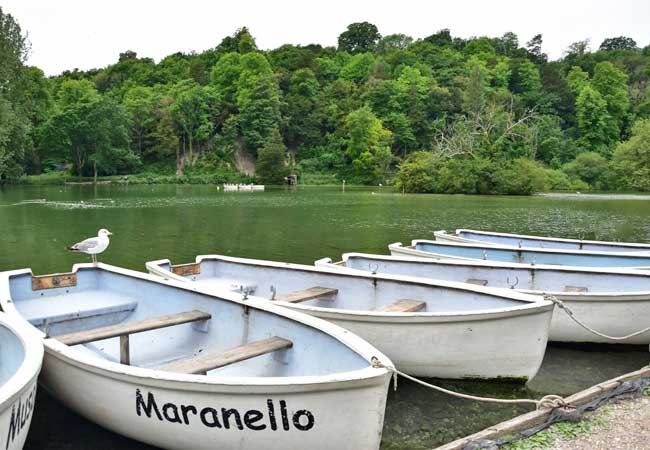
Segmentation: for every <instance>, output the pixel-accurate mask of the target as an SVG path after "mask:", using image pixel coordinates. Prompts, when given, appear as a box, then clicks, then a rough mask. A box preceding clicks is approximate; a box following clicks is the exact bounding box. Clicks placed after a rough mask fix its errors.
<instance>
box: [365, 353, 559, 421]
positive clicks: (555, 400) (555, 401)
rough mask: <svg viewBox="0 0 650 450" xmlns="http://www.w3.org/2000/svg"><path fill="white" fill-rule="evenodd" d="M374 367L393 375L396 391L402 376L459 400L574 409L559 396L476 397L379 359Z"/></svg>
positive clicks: (375, 361)
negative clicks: (442, 385)
mask: <svg viewBox="0 0 650 450" xmlns="http://www.w3.org/2000/svg"><path fill="white" fill-rule="evenodd" d="M371 362H372V367H374V368H382V369H387V370H389V371H390V372H392V373H393V386H394V390H397V376H398V375H400V376H402V377H404V378H406V379H408V380H411V381H413V382H414V383H417V384H420V385H422V386H425V387H428V388H430V389H433V390H436V391H438V392H442V393H444V394H447V395H451V396H453V397H457V398H464V399H466V400H476V401H479V402H489V403H506V404H529V405H535V408H537V409H538V410H539V409H549V408H550V409H555V408H560V407H568V408H572V406H571V405H569V404H568V403H567V402H566V401H565V400H564V399H563V398H562V397H560V396H559V395H545V396H544V397H542V398H541V399H539V400H535V399H529V398H520V399H505V398H492V397H478V396H476V395H469V394H462V393H460V392H455V391H450V390H449V389H445V388H443V387H440V386H436V385H435V384H431V383H427V382H426V381H422V380H420V379H418V378H415V377H412V376H411V375H408V374H406V373H404V372H401V371H399V370H397V369H396V368H395V367H393V366H391V365H387V364H384V363H382V362H381V361H380V360H379V358H377V357H375V356H373V357H372V359H371Z"/></svg>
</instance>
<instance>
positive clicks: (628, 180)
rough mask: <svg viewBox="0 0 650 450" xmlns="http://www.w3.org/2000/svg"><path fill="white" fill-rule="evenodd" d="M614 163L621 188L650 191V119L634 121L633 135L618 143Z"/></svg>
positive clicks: (613, 157)
mask: <svg viewBox="0 0 650 450" xmlns="http://www.w3.org/2000/svg"><path fill="white" fill-rule="evenodd" d="M612 164H613V166H614V169H615V171H616V173H617V179H618V182H619V186H620V187H621V188H623V189H630V188H631V189H637V190H641V191H650V119H641V120H637V121H636V122H635V123H634V126H633V127H632V137H630V139H629V140H628V141H626V142H622V143H620V144H618V146H617V147H616V150H614V154H613V155H612Z"/></svg>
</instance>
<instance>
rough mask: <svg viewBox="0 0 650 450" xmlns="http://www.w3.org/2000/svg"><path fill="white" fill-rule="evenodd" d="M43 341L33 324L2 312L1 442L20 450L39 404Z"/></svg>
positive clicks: (0, 366)
mask: <svg viewBox="0 0 650 450" xmlns="http://www.w3.org/2000/svg"><path fill="white" fill-rule="evenodd" d="M42 362H43V344H42V343H41V339H40V337H39V336H38V335H37V334H36V333H35V332H34V330H33V329H31V327H27V326H26V325H25V324H24V323H23V322H22V321H20V320H14V319H13V318H11V317H10V316H8V315H7V314H4V313H0V445H1V447H0V448H2V449H3V450H20V449H22V448H23V445H24V444H25V439H27V433H28V432H29V427H30V424H31V422H32V416H33V415H34V407H35V406H36V381H37V378H38V374H39V372H40V371H41V364H42Z"/></svg>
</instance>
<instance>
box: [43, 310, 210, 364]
mask: <svg viewBox="0 0 650 450" xmlns="http://www.w3.org/2000/svg"><path fill="white" fill-rule="evenodd" d="M211 318H212V315H210V314H208V313H206V312H203V311H197V310H194V311H188V312H182V313H177V314H169V315H166V316H158V317H152V318H150V319H145V320H139V321H136V322H128V323H120V324H117V325H111V326H107V327H100V328H91V329H89V330H84V331H77V332H75V333H68V334H60V335H58V336H54V337H53V339H56V340H57V341H59V342H61V343H63V344H66V345H79V344H87V343H89V342H95V341H101V340H104V339H109V338H114V337H118V336H119V338H120V363H122V364H127V365H128V364H130V349H129V335H130V334H134V333H142V332H144V331H150V330H157V329H160V328H166V327H172V326H175V325H182V324H185V323H191V322H198V321H203V320H209V319H211Z"/></svg>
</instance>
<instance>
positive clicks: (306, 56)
mask: <svg viewBox="0 0 650 450" xmlns="http://www.w3.org/2000/svg"><path fill="white" fill-rule="evenodd" d="M542 44H543V40H542V36H541V35H536V36H534V37H533V38H532V39H531V40H530V41H529V42H528V43H527V44H526V45H525V46H522V45H520V43H519V38H518V37H517V35H515V34H514V33H512V32H507V33H504V34H503V35H502V36H500V37H488V36H483V37H476V38H470V39H462V38H458V37H453V36H452V35H451V32H450V31H449V30H448V29H443V30H440V31H439V32H437V33H435V34H432V35H431V36H428V37H426V38H424V39H419V40H416V41H414V40H413V38H411V37H410V36H408V35H406V34H401V33H396V34H391V35H388V36H385V37H383V38H382V37H381V35H380V33H379V30H378V29H377V27H376V26H374V25H372V24H371V23H368V22H361V23H353V24H351V25H350V26H349V27H348V28H347V30H346V31H344V32H343V33H342V34H341V35H340V36H339V45H338V48H334V47H322V46H320V45H316V44H312V45H304V46H303V45H291V44H287V45H282V46H280V47H278V48H276V49H271V50H268V51H266V50H264V51H262V50H259V49H258V48H257V45H256V43H255V39H254V37H253V36H252V35H251V33H250V31H249V30H248V29H247V28H246V27H242V28H240V29H238V30H236V31H235V33H233V34H232V35H230V36H226V37H225V38H224V39H223V40H222V41H221V43H220V44H219V45H217V46H216V47H215V48H212V49H208V50H206V51H204V52H201V53H194V52H191V53H180V52H179V53H174V54H171V55H169V56H167V57H165V58H163V59H162V60H161V61H160V62H158V63H156V62H155V61H154V60H153V59H151V58H147V57H144V58H143V57H139V56H138V55H137V54H136V53H135V52H133V51H131V50H127V51H123V52H121V53H120V54H119V59H118V60H117V61H116V62H115V63H114V64H111V65H109V66H107V67H105V68H101V69H93V70H89V71H79V70H73V71H66V72H64V73H62V74H60V75H59V76H55V77H52V78H50V79H47V78H45V77H44V76H43V73H42V72H41V71H40V70H38V69H36V68H33V67H25V66H24V60H25V56H26V54H27V51H28V45H27V44H26V41H25V38H24V36H23V34H22V32H21V30H20V28H19V26H18V24H17V23H16V22H15V20H14V19H13V18H12V17H11V16H9V15H6V14H3V13H2V12H1V11H0V80H3V84H2V86H1V87H0V178H8V177H17V176H19V175H20V174H21V172H27V173H32V174H38V173H41V172H42V171H44V170H58V169H60V168H61V167H62V166H64V165H66V164H70V163H72V164H73V167H74V170H75V173H77V174H83V175H89V174H93V172H94V170H95V168H96V169H97V172H98V174H99V175H100V176H101V175H102V174H114V173H126V172H133V171H139V170H146V171H147V172H148V173H154V172H155V173H157V174H160V175H164V176H172V175H173V174H176V175H177V176H179V178H181V179H187V178H183V177H194V176H199V175H200V176H202V177H211V176H214V177H217V178H218V177H221V174H226V173H227V174H232V173H233V172H235V171H236V170H237V169H236V168H237V167H238V166H240V167H241V168H242V169H243V168H245V167H250V164H252V163H253V162H254V160H255V158H256V157H257V156H258V154H259V152H260V151H261V150H262V149H263V148H265V147H267V146H269V145H271V143H272V142H275V143H276V144H278V143H279V142H280V141H281V142H282V145H284V144H285V143H286V145H287V147H288V152H289V154H290V155H291V164H292V167H293V168H294V169H295V170H296V171H297V172H298V173H299V174H304V175H305V176H306V177H307V179H311V180H329V181H328V182H331V181H332V180H342V179H346V180H347V181H348V182H352V183H367V184H376V183H382V184H385V183H391V182H392V181H393V180H395V181H396V182H397V183H398V184H399V185H400V186H401V187H403V189H404V190H405V191H409V192H420V191H421V192H465V193H503V194H515V193H516V194H527V193H532V192H536V191H539V190H545V189H548V188H550V189H568V190H580V191H583V190H588V189H635V190H639V189H643V190H645V189H648V184H649V182H648V181H647V180H648V178H649V175H648V168H647V164H646V161H645V159H644V157H643V151H644V150H643V145H642V143H643V139H646V140H647V137H645V136H646V134H647V133H646V131H644V130H645V127H646V126H645V125H643V123H644V122H639V123H641V125H638V128H637V127H635V128H634V131H633V129H632V126H631V124H632V123H634V122H635V121H637V122H638V121H639V120H642V119H649V118H650V91H649V90H648V88H647V86H648V85H650V46H648V47H646V48H644V49H642V50H641V49H639V48H637V46H636V43H635V42H634V41H632V40H631V39H630V38H626V37H617V38H609V39H606V40H605V41H604V42H603V44H602V45H601V48H600V50H598V51H596V52H592V51H591V50H590V49H589V43H588V41H580V42H576V43H573V44H571V46H570V47H569V48H568V49H567V51H566V54H565V56H564V57H563V58H562V59H560V60H557V61H548V58H547V56H546V55H545V54H544V53H543V45H542ZM278 132H279V133H280V137H281V139H280V141H278V140H277V135H276V133H278ZM637 135H639V136H644V137H643V138H638V137H637ZM630 136H631V137H630ZM626 139H629V141H628V142H625V140H626ZM622 142H624V143H622ZM275 147H276V148H279V145H276V146H275ZM285 152H286V150H285ZM266 153H268V152H266ZM279 153H280V152H279V151H277V152H276V153H275V154H276V155H279ZM594 155H596V156H594ZM598 155H599V156H598ZM583 165H584V166H583ZM262 166H264V164H262ZM276 166H278V164H276ZM263 170H264V169H263ZM396 173H397V176H396ZM206 179H207V178H206ZM276 180H277V178H276Z"/></svg>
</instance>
